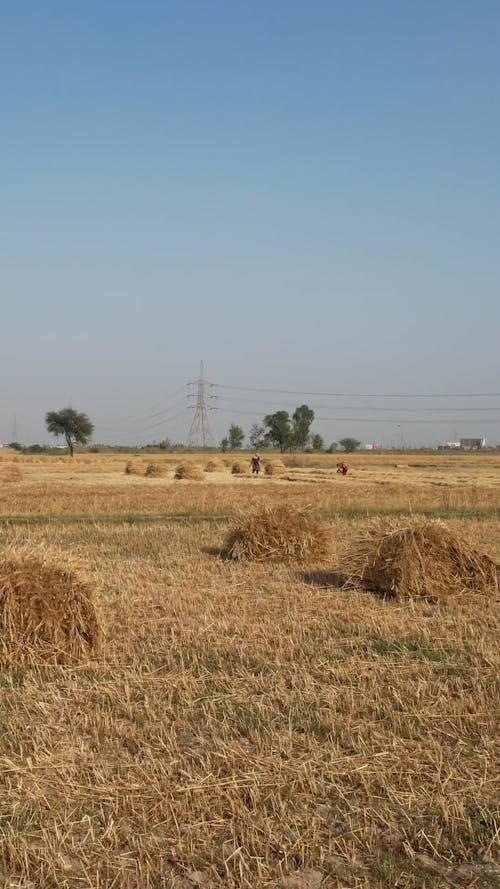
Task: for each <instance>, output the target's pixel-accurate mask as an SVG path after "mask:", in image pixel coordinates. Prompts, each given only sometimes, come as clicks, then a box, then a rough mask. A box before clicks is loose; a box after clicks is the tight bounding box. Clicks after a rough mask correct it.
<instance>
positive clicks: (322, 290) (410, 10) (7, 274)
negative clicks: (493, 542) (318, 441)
mask: <svg viewBox="0 0 500 889" xmlns="http://www.w3.org/2000/svg"><path fill="white" fill-rule="evenodd" d="M499 45H500V6H499V4H498V3H496V2H493V0H478V2H476V3H474V4H472V3H470V2H465V0H453V2H452V0H443V2H440V3H439V4H435V3H431V2H430V0H423V2H421V3H413V4H410V3H396V2H388V0H380V2H378V3H376V4H374V3H368V2H360V3H358V4H345V3H340V2H337V0H334V2H324V0H317V2H313V3H306V2H304V0H301V2H297V0H287V2H286V3H285V2H284V0H277V2H276V3H273V4H264V3H262V2H260V0H258V2H256V3H254V4H252V5H248V4H243V3H241V2H239V0H237V2H231V3H230V2H228V0H216V2H214V3H211V4H203V3H201V2H187V3H186V2H180V0H171V2H166V3H159V2H156V0H152V2H148V3H146V4H143V5H138V4H135V3H130V2H120V3H118V2H116V0H110V2H108V3H106V4H101V3H97V2H95V0H90V2H86V3H82V2H76V3H73V4H64V3H63V2H61V0H54V2H48V3H46V4H36V3H33V2H28V3H26V4H23V5H22V6H19V5H14V4H10V6H9V7H8V8H7V7H6V6H4V8H3V9H2V11H1V13H0V50H1V51H0V75H1V78H0V80H1V84H2V86H1V88H0V89H1V91H2V117H1V121H0V137H1V138H0V156H1V161H2V162H1V166H0V195H1V204H2V211H3V212H2V225H1V238H0V287H1V292H2V314H1V326H0V331H1V332H0V343H1V362H2V379H3V385H2V388H1V395H0V441H4V442H6V441H10V440H11V439H12V438H14V437H15V436H17V438H18V439H19V440H21V441H22V442H23V443H26V444H28V443H32V442H46V441H49V440H50V436H49V435H48V433H47V432H46V431H45V426H44V417H45V413H46V412H47V411H48V410H56V409H59V408H62V407H64V406H65V405H67V404H68V403H71V404H72V405H73V406H74V407H76V408H77V409H78V410H82V411H85V412H86V413H87V414H88V415H89V416H90V418H91V419H92V420H93V422H94V423H95V426H96V429H95V434H94V440H95V441H96V442H101V443H105V442H109V443H111V442H116V443H131V444H135V443H143V442H147V441H152V440H153V439H156V440H160V439H161V438H164V437H166V436H168V437H169V438H171V439H172V440H174V441H180V440H183V439H185V437H186V435H187V431H188V429H189V425H190V421H191V416H192V415H191V413H190V412H188V411H187V410H186V406H187V403H188V402H187V399H186V392H187V387H186V383H187V382H188V381H191V380H194V379H196V377H197V374H198V366H199V361H200V359H204V361H205V371H206V376H207V378H208V379H209V380H210V381H212V382H214V383H217V384H218V388H217V389H215V388H214V389H213V390H212V392H213V394H216V395H217V400H216V401H214V402H213V403H214V405H216V406H217V408H218V410H217V411H214V412H213V414H212V415H211V418H210V419H211V423H212V426H213V430H214V434H215V438H216V440H220V438H221V437H222V435H224V434H225V432H226V431H227V428H228V426H229V424H230V423H231V422H236V423H238V424H239V425H241V426H243V428H244V429H245V431H248V430H249V429H250V427H251V425H252V423H254V422H257V421H258V420H259V419H260V418H262V417H263V416H264V414H266V413H272V412H273V411H274V410H277V409H279V408H280V407H283V408H286V409H288V410H290V411H293V409H294V407H295V406H296V405H297V404H301V403H304V402H305V403H307V404H310V405H311V406H312V407H314V408H315V410H316V413H317V415H318V416H319V417H325V418H326V419H318V420H317V421H316V422H315V423H314V426H313V428H314V431H318V432H320V433H321V434H322V435H323V436H324V438H325V441H326V444H329V443H330V442H331V441H333V440H338V439H339V438H341V437H343V436H346V435H353V436H355V437H356V438H358V439H360V440H362V441H364V442H370V441H379V442H381V443H383V444H385V445H387V446H390V445H391V444H396V445H397V444H399V442H400V441H401V440H404V443H405V444H416V445H419V444H423V443H429V444H437V443H440V442H443V441H447V440H451V439H453V438H455V437H457V436H459V437H460V436H466V435H477V436H480V435H485V436H486V438H487V439H488V441H489V442H492V443H493V442H500V377H499V348H498V338H499V331H500V300H499V281H500V259H499V250H498V246H499V243H500V184H499V170H498V158H499V157H500V116H499V113H498V112H499V107H500V102H499V99H500V55H499V53H498V46H499ZM231 386H234V387H239V388H234V389H231V388H229V387H231ZM277 390H284V391H282V392H281V391H277ZM304 392H306V393H340V395H337V396H336V397H333V396H332V395H329V394H323V395H320V394H318V395H314V396H313V395H311V396H308V395H303V394H301V393H304ZM287 393H290V394H287ZM443 393H451V394H457V393H463V397H441V398H430V397H428V398H424V397H418V398H417V397H415V398H413V397H410V396H411V395H415V396H422V395H442V394H443ZM482 393H490V394H489V395H488V396H486V395H484V394H482ZM372 395H373V396H377V397H371V396H372ZM391 395H401V397H399V398H391V397H389V396H391ZM383 396H387V397H383ZM335 417H342V418H345V419H342V420H340V419H335ZM349 418H350V419H349Z"/></svg>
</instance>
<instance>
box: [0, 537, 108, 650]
mask: <svg viewBox="0 0 500 889" xmlns="http://www.w3.org/2000/svg"><path fill="white" fill-rule="evenodd" d="M94 596H95V591H94V586H93V584H92V582H91V580H90V579H89V577H88V576H87V575H86V573H85V570H84V569H83V567H82V565H81V564H80V563H79V562H78V561H76V560H75V559H74V557H72V556H70V555H69V554H68V553H64V552H61V551H59V550H56V549H54V548H52V547H43V546H39V547H29V546H27V545H17V546H16V545H11V546H9V547H6V548H5V549H3V550H2V552H1V554H0V658H1V659H4V660H6V661H8V662H9V663H10V662H17V661H20V660H21V661H26V660H27V661H35V662H36V661H38V660H48V661H51V662H57V663H61V662H66V661H68V660H69V661H71V660H79V659H82V658H87V657H89V656H90V655H91V654H92V653H93V652H95V651H96V649H97V648H98V645H99V642H100V638H101V627H100V622H99V618H98V614H97V610H96V606H95V603H94Z"/></svg>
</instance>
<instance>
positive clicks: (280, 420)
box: [264, 411, 292, 453]
mask: <svg viewBox="0 0 500 889" xmlns="http://www.w3.org/2000/svg"><path fill="white" fill-rule="evenodd" d="M264 427H265V428H266V438H267V440H268V441H270V442H271V444H272V445H273V447H275V448H279V449H280V451H281V453H283V451H285V450H286V449H287V448H289V447H290V445H291V441H292V427H291V426H290V417H289V415H288V411H276V413H274V414H268V415H267V416H266V417H264Z"/></svg>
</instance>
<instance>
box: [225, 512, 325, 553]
mask: <svg viewBox="0 0 500 889" xmlns="http://www.w3.org/2000/svg"><path fill="white" fill-rule="evenodd" d="M331 548H332V537H331V533H330V529H329V528H328V526H327V525H326V524H325V523H324V522H322V521H320V520H319V519H317V518H316V517H315V516H314V515H313V514H312V513H311V511H310V509H309V508H304V507H302V508H297V507H293V508H292V507H290V506H287V505H286V504H278V505H268V504H265V505H262V504H261V505H259V506H257V507H255V508H254V509H252V510H250V511H248V512H244V513H241V514H240V515H239V516H238V519H237V522H236V525H235V526H234V528H232V529H231V530H230V532H229V534H228V535H227V537H226V540H225V542H224V545H223V548H222V552H223V554H224V555H225V556H226V557H227V558H231V559H254V560H257V561H273V562H285V561H289V560H299V561H302V560H304V559H314V560H317V559H323V558H324V557H325V556H327V555H328V554H329V553H330V552H331Z"/></svg>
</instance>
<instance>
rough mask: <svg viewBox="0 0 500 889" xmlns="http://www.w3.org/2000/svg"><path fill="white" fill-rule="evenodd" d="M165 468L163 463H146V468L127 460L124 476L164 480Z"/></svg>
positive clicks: (134, 461)
mask: <svg viewBox="0 0 500 889" xmlns="http://www.w3.org/2000/svg"><path fill="white" fill-rule="evenodd" d="M167 471H168V470H167V467H166V466H165V465H164V464H163V463H148V465H147V466H146V467H144V466H143V464H142V463H139V462H138V461H136V460H129V461H128V463H127V465H126V466H125V475H140V476H145V477H146V478H164V476H166V474H167Z"/></svg>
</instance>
